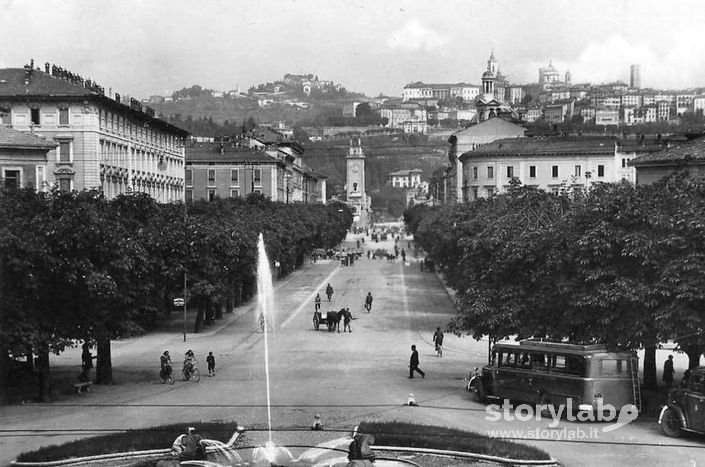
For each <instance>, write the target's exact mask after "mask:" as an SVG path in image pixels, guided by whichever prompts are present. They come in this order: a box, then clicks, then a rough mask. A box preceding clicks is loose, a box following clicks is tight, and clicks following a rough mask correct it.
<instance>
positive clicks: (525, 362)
mask: <svg viewBox="0 0 705 467" xmlns="http://www.w3.org/2000/svg"><path fill="white" fill-rule="evenodd" d="M517 367H519V368H529V367H530V365H529V354H528V353H527V352H521V353H520V354H518V358H517Z"/></svg>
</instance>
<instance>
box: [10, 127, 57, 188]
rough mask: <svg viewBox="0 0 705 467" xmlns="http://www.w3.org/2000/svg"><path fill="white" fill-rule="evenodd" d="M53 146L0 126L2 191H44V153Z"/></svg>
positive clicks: (39, 139) (42, 140)
mask: <svg viewBox="0 0 705 467" xmlns="http://www.w3.org/2000/svg"><path fill="white" fill-rule="evenodd" d="M56 146H57V143H55V142H53V141H48V140H45V139H43V138H39V137H38V136H34V135H32V134H29V133H24V132H21V131H17V130H13V129H12V128H10V127H6V126H4V125H0V177H2V179H1V182H2V186H3V187H5V188H34V189H35V190H37V191H41V190H44V189H46V183H47V182H46V167H47V161H48V156H47V153H48V152H49V151H51V150H52V149H56Z"/></svg>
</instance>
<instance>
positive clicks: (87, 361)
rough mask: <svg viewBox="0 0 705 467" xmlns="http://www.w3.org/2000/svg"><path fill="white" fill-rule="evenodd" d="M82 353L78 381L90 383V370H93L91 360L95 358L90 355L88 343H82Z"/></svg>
mask: <svg viewBox="0 0 705 467" xmlns="http://www.w3.org/2000/svg"><path fill="white" fill-rule="evenodd" d="M82 349H83V352H82V353H81V370H83V371H82V372H81V375H80V376H79V377H78V379H79V380H80V381H84V382H85V381H90V379H91V368H93V359H94V358H97V357H95V356H94V355H93V354H92V353H91V347H90V345H88V342H84V343H83V347H82Z"/></svg>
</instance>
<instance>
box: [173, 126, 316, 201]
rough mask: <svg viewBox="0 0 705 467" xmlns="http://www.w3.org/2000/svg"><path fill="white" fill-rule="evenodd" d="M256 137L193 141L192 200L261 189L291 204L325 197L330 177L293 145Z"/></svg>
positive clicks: (189, 154) (189, 163)
mask: <svg viewBox="0 0 705 467" xmlns="http://www.w3.org/2000/svg"><path fill="white" fill-rule="evenodd" d="M253 139H254V138H252V137H243V138H236V139H226V140H223V141H221V142H218V143H196V142H192V143H190V144H189V145H188V146H187V147H186V200H187V201H192V200H199V199H207V200H209V201H212V200H213V199H215V198H240V197H246V196H247V195H249V194H250V193H260V194H262V195H264V196H266V197H268V198H270V199H271V200H272V201H280V202H286V203H290V202H300V203H324V202H325V200H326V177H325V176H323V175H321V174H317V173H315V172H314V171H313V170H311V169H309V168H307V167H306V166H305V165H304V164H303V162H302V160H301V157H299V155H298V152H297V151H293V150H292V146H293V145H292V146H287V145H283V146H281V147H274V143H271V142H266V141H265V142H264V143H263V142H262V141H261V140H255V141H254V142H253ZM296 144H298V143H296Z"/></svg>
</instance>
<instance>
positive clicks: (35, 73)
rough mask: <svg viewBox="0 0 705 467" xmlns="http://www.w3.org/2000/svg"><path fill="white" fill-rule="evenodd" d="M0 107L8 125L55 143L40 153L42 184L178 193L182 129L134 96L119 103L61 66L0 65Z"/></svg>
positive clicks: (163, 198)
mask: <svg viewBox="0 0 705 467" xmlns="http://www.w3.org/2000/svg"><path fill="white" fill-rule="evenodd" d="M0 113H2V114H4V115H3V117H2V121H3V123H5V124H9V125H10V126H11V127H12V128H14V129H15V130H18V131H22V132H26V133H32V134H34V135H37V136H40V137H42V138H44V139H47V140H49V141H53V142H56V143H57V148H56V149H54V150H52V151H50V152H49V156H48V160H47V166H46V172H45V177H46V183H47V186H48V187H50V186H56V187H58V188H59V189H62V190H83V189H97V190H101V191H102V192H103V193H104V195H105V196H106V197H107V198H113V197H115V196H117V195H119V194H122V193H132V192H143V193H148V194H149V195H150V196H152V197H153V198H154V199H156V200H157V201H159V202H172V201H178V200H183V197H184V139H185V138H186V136H187V134H188V133H187V132H186V131H185V130H182V129H180V128H177V127H175V126H173V125H171V124H169V123H167V122H165V121H163V120H160V119H158V118H156V117H155V116H154V111H153V110H151V109H150V108H148V107H147V108H144V109H143V108H142V104H141V103H140V102H138V101H136V100H135V99H131V100H130V102H129V103H123V102H122V101H121V99H120V95H119V94H115V96H114V98H111V97H108V96H106V95H105V93H104V90H103V88H102V87H100V86H98V85H97V84H95V83H92V82H91V81H90V80H84V79H83V78H81V77H80V76H78V75H76V74H73V73H71V72H68V71H66V70H63V69H62V68H60V67H56V66H53V67H52V66H50V64H48V63H47V64H45V70H44V71H41V70H39V69H35V68H34V66H33V64H30V65H27V66H25V68H24V69H22V68H9V69H3V70H0Z"/></svg>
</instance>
